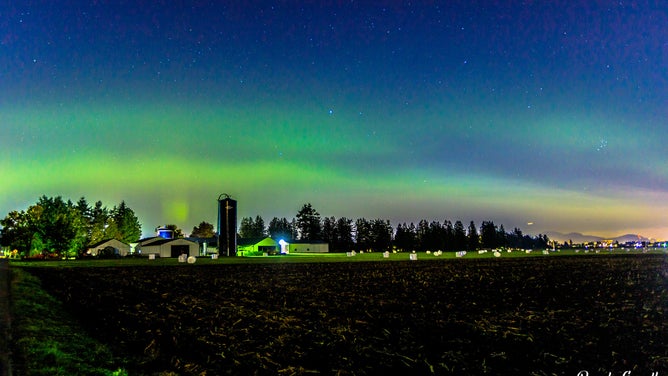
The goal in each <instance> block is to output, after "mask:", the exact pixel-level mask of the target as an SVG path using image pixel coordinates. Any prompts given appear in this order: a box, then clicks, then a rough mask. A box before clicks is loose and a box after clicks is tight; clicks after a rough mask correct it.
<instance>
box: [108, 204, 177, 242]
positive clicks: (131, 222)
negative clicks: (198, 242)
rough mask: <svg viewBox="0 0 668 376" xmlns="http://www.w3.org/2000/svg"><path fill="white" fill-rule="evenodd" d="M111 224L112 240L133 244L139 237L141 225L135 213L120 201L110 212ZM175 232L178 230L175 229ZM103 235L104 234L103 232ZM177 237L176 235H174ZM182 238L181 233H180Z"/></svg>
mask: <svg viewBox="0 0 668 376" xmlns="http://www.w3.org/2000/svg"><path fill="white" fill-rule="evenodd" d="M110 217H111V222H113V224H114V225H115V227H116V228H115V231H116V234H115V235H116V236H114V238H116V239H118V240H120V241H122V242H124V243H134V242H136V241H137V240H139V238H140V237H141V224H139V219H137V216H136V215H135V212H134V211H133V210H132V209H130V208H129V207H128V206H127V205H126V204H125V201H121V203H120V204H119V205H118V206H115V207H114V208H113V209H112V210H111V216H110ZM177 230H180V229H178V228H177ZM105 235H107V234H106V232H105ZM174 235H175V237H177V234H174ZM181 237H183V232H181Z"/></svg>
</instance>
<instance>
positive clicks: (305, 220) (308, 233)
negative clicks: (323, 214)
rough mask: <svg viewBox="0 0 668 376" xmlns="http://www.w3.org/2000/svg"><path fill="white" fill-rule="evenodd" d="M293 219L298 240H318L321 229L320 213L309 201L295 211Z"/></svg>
mask: <svg viewBox="0 0 668 376" xmlns="http://www.w3.org/2000/svg"><path fill="white" fill-rule="evenodd" d="M295 219H296V221H297V227H296V228H297V231H298V233H299V240H320V237H321V233H320V232H321V230H322V227H321V223H320V213H318V212H317V211H316V210H315V209H314V208H313V206H312V205H311V203H307V204H304V206H302V208H301V209H300V210H299V212H297V216H296V217H295Z"/></svg>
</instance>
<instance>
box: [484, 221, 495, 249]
mask: <svg viewBox="0 0 668 376" xmlns="http://www.w3.org/2000/svg"><path fill="white" fill-rule="evenodd" d="M497 237H498V229H497V228H496V225H494V222H492V221H483V222H482V224H481V225H480V246H481V247H482V248H486V249H493V248H497V247H498V246H499V241H498V239H497Z"/></svg>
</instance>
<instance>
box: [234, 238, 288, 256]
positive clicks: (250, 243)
mask: <svg viewBox="0 0 668 376" xmlns="http://www.w3.org/2000/svg"><path fill="white" fill-rule="evenodd" d="M277 252H278V243H276V240H274V239H272V238H270V237H266V238H239V239H237V255H239V256H244V255H245V256H248V255H251V254H253V255H255V254H263V253H268V254H275V253H277Z"/></svg>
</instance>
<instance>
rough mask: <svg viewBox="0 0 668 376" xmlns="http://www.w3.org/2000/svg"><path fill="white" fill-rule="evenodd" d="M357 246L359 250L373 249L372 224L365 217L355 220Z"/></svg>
mask: <svg viewBox="0 0 668 376" xmlns="http://www.w3.org/2000/svg"><path fill="white" fill-rule="evenodd" d="M355 248H356V249H357V250H358V251H367V250H369V249H371V224H370V223H369V221H367V220H366V219H364V218H358V219H357V220H356V221H355Z"/></svg>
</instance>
